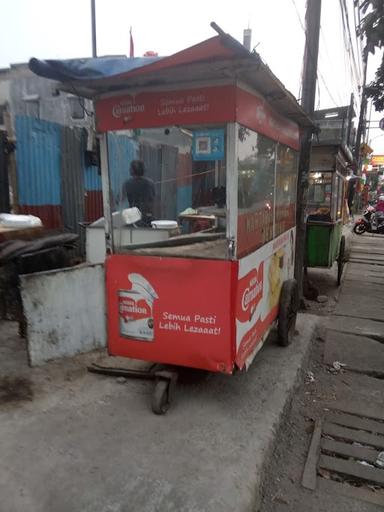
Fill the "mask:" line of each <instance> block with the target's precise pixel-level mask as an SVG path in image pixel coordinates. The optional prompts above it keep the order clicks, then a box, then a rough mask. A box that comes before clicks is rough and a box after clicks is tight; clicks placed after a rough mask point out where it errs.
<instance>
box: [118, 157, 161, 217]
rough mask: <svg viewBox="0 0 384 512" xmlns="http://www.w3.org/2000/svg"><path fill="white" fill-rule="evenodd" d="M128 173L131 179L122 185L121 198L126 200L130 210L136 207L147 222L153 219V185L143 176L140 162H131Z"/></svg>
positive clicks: (142, 167)
mask: <svg viewBox="0 0 384 512" xmlns="http://www.w3.org/2000/svg"><path fill="white" fill-rule="evenodd" d="M129 171H130V174H131V177H130V178H129V179H128V180H127V181H126V182H125V183H124V185H123V196H124V197H126V198H127V199H128V203H129V206H130V207H131V208H133V207H136V208H138V209H139V210H140V211H141V214H142V216H143V221H144V222H145V221H147V222H149V221H150V219H151V218H153V203H154V199H155V184H154V183H153V181H152V180H151V179H150V178H146V177H145V176H144V163H143V162H142V161H141V160H132V162H131V166H130V169H129Z"/></svg>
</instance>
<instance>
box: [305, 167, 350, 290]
mask: <svg viewBox="0 0 384 512" xmlns="http://www.w3.org/2000/svg"><path fill="white" fill-rule="evenodd" d="M345 188H346V187H345V177H344V176H343V175H342V174H341V173H340V172H338V171H337V170H336V169H333V170H326V171H312V172H310V174H309V188H308V200H307V236H306V260H305V265H306V267H307V268H308V267H321V268H331V267H332V266H333V264H334V263H335V261H336V262H337V285H338V286H339V285H340V283H341V277H342V274H343V268H344V263H345V236H344V235H343V234H342V230H343V224H344V218H345V211H344V210H345V207H346V206H345V204H346V201H345Z"/></svg>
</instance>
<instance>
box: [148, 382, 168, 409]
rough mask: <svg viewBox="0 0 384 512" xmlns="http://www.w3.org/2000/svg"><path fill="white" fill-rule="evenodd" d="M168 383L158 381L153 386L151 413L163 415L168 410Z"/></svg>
mask: <svg viewBox="0 0 384 512" xmlns="http://www.w3.org/2000/svg"><path fill="white" fill-rule="evenodd" d="M168 395H169V381H168V380H166V379H159V380H158V381H157V382H156V384H155V389H154V391H153V395H152V411H153V412H154V413H155V414H165V413H166V412H167V411H168V409H169V405H170V404H169V396H168Z"/></svg>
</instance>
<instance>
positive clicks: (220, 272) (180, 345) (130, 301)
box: [106, 254, 255, 373]
mask: <svg viewBox="0 0 384 512" xmlns="http://www.w3.org/2000/svg"><path fill="white" fill-rule="evenodd" d="M233 269H236V270H235V272H236V273H234V271H233ZM236 275H237V264H236V263H233V262H230V261H217V260H197V259H192V258H191V259H189V258H183V259H180V258H158V257H147V256H134V255H120V254H119V255H113V256H110V257H109V258H108V259H107V261H106V279H107V312H108V348H109V352H110V353H111V354H112V355H118V356H125V357H130V358H134V359H142V360H146V361H153V362H160V363H168V364H175V365H181V366H188V367H192V368H201V369H206V370H210V371H215V372H217V371H220V372H226V373H231V372H232V370H233V364H234V356H235V344H234V318H233V313H232V309H231V308H232V302H231V284H232V283H231V279H232V276H234V278H235V279H236ZM234 284H235V282H234ZM233 288H235V286H233ZM251 293H253V292H251ZM249 300H250V302H252V303H253V302H254V300H255V299H254V298H251V297H250V299H249Z"/></svg>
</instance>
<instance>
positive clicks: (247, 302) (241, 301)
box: [237, 263, 264, 322]
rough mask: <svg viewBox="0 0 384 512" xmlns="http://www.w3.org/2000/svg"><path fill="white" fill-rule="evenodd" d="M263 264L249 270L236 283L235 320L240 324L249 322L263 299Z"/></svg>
mask: <svg viewBox="0 0 384 512" xmlns="http://www.w3.org/2000/svg"><path fill="white" fill-rule="evenodd" d="M263 274H264V264H263V263H261V264H260V266H259V268H258V269H254V270H251V272H249V273H248V274H247V275H246V276H244V277H243V278H242V279H240V280H239V283H238V306H237V319H238V320H239V321H240V322H249V321H250V320H251V319H252V317H253V315H254V313H255V311H256V308H257V305H258V304H259V302H260V300H261V299H262V297H263Z"/></svg>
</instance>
